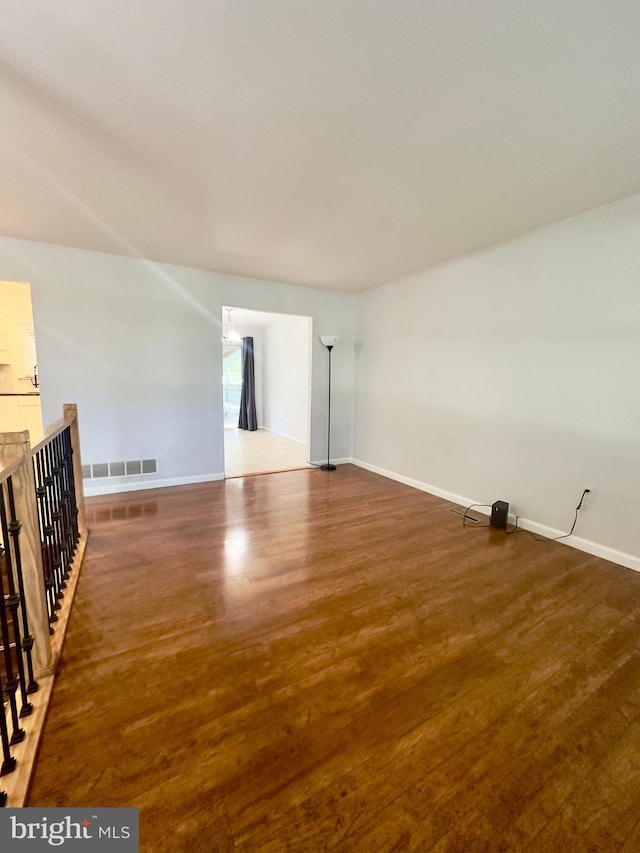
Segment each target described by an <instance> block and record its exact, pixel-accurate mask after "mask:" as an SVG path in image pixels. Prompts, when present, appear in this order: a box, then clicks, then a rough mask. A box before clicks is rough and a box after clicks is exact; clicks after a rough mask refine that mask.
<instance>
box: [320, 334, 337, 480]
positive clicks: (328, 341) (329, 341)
mask: <svg viewBox="0 0 640 853" xmlns="http://www.w3.org/2000/svg"><path fill="white" fill-rule="evenodd" d="M320 342H321V343H322V344H323V346H325V347H326V348H327V350H328V351H329V405H328V407H327V464H326V465H321V466H320V467H321V468H322V470H323V471H335V470H336V466H335V465H332V464H331V350H332V349H333V348H334V346H335V345H336V344H337V343H338V336H337V335H320Z"/></svg>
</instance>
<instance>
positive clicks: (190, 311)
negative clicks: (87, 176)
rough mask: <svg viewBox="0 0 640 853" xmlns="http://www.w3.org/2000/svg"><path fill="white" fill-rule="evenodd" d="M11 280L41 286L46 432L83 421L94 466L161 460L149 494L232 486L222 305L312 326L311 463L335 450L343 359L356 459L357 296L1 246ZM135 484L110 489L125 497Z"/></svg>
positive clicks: (342, 419)
mask: <svg viewBox="0 0 640 853" xmlns="http://www.w3.org/2000/svg"><path fill="white" fill-rule="evenodd" d="M0 276H1V277H3V278H8V279H19V280H23V281H28V282H30V284H31V288H32V301H33V309H34V318H35V327H36V341H37V346H38V359H39V364H40V374H41V382H42V406H43V415H44V420H45V422H47V421H48V420H50V419H51V418H52V417H54V416H55V413H56V412H57V411H58V410H59V407H60V405H62V403H63V401H64V400H65V399H69V398H72V399H75V400H77V402H78V406H79V408H80V410H81V412H82V444H83V458H84V460H85V462H89V463H92V462H112V461H121V460H124V461H126V460H131V459H133V460H138V459H157V460H158V473H157V474H156V475H152V476H151V477H139V478H137V479H138V480H139V481H140V482H141V483H143V484H144V485H150V484H151V485H153V484H155V483H160V482H162V483H167V484H169V483H178V482H194V481H198V480H205V479H217V478H220V477H222V476H223V471H224V467H223V427H222V349H221V344H220V337H221V329H220V320H221V316H222V305H223V304H227V305H235V306H238V307H245V308H254V309H257V310H260V311H273V312H280V313H292V314H298V315H307V316H311V317H312V319H313V364H312V379H311V398H312V399H311V458H312V459H313V460H314V461H318V462H322V461H323V455H324V452H325V449H326V406H327V402H326V397H327V359H326V350H325V349H324V347H322V345H321V344H320V341H319V340H318V336H319V335H320V334H337V335H339V336H340V338H341V342H340V346H339V347H336V349H335V351H334V357H333V376H332V383H333V385H332V390H333V400H332V425H333V429H332V450H333V453H334V455H335V457H336V458H341V457H350V456H351V435H352V423H353V404H352V401H353V391H354V351H353V328H354V311H355V296H354V295H353V294H345V293H337V292H331V291H323V290H318V289H315V288H307V287H301V286H295V285H287V284H279V283H275V282H267V281H262V280H258V279H250V278H242V277H239V276H231V275H222V274H217V273H211V272H204V271H199V270H195V269H187V268H184V267H176V266H169V265H166V264H155V263H151V262H149V261H145V260H139V259H133V258H125V257H118V256H113V255H106V254H100V253H96V252H86V251H79V250H75V249H69V248H65V247H60V246H50V245H44V244H39V243H31V242H27V241H21V240H14V239H10V238H0ZM135 482H136V478H126V479H123V480H122V481H119V482H118V481H115V482H110V484H111V485H115V486H116V488H117V489H118V490H119V488H120V487H121V486H127V485H131V484H132V483H135Z"/></svg>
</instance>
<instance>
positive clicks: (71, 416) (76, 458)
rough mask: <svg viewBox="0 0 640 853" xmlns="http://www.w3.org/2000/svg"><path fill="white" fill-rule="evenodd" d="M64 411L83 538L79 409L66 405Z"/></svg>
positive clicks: (84, 533) (84, 525)
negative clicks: (69, 435) (71, 452)
mask: <svg viewBox="0 0 640 853" xmlns="http://www.w3.org/2000/svg"><path fill="white" fill-rule="evenodd" d="M62 411H63V416H64V420H65V421H67V422H68V423H69V431H70V433H71V448H72V450H73V480H74V484H75V490H76V508H77V510H78V532H79V533H80V536H81V537H82V536H85V535H86V533H87V522H86V517H85V513H84V483H83V480H82V457H81V455H80V428H79V426H78V407H77V405H76V404H75V403H65V404H64V407H63V410H62Z"/></svg>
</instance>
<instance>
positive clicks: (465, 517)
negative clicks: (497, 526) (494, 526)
mask: <svg viewBox="0 0 640 853" xmlns="http://www.w3.org/2000/svg"><path fill="white" fill-rule="evenodd" d="M474 506H492V504H469V506H468V507H467V508H466V509H465V511H464V515H463V516H462V526H463V527H468V526H469V525H468V524H465V522H466V520H467V518H469V516H468V515H467V513H468V512H469V510H470V509H473V507H474ZM480 527H491V525H490V524H481V525H480ZM478 529H479V528H476V530H478Z"/></svg>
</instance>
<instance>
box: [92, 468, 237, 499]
mask: <svg viewBox="0 0 640 853" xmlns="http://www.w3.org/2000/svg"><path fill="white" fill-rule="evenodd" d="M107 479H108V481H109V482H104V483H103V482H101V483H100V484H97V483H95V481H92V480H84V481H83V484H84V495H85V497H86V498H90V497H94V496H96V495H115V494H119V493H120V492H142V491H145V490H146V489H165V488H167V487H169V486H189V485H191V484H193V483H212V482H215V481H217V480H224V474H195V475H193V476H190V477H170V478H165V479H162V480H154V479H152V478H151V477H148V478H147V479H145V480H135V481H133V482H127V481H126V480H118V481H117V482H113V481H114V480H116V478H115V477H109V478H106V477H105V480H107Z"/></svg>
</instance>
